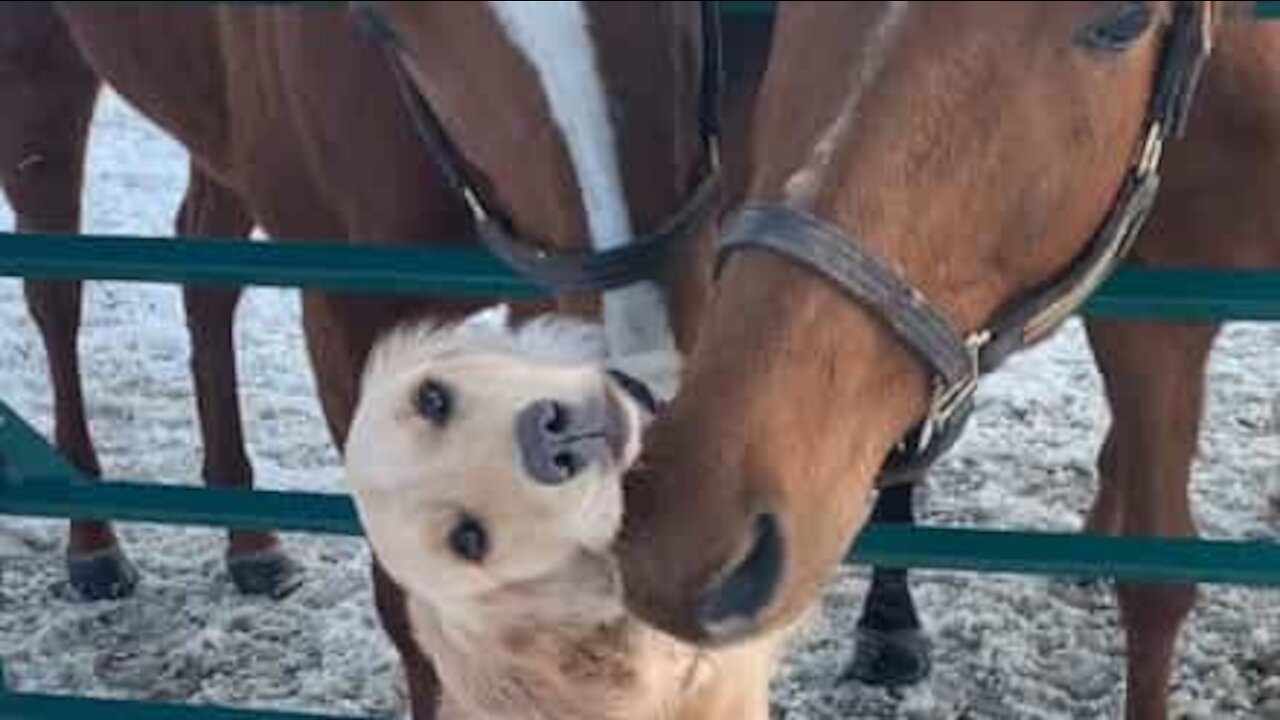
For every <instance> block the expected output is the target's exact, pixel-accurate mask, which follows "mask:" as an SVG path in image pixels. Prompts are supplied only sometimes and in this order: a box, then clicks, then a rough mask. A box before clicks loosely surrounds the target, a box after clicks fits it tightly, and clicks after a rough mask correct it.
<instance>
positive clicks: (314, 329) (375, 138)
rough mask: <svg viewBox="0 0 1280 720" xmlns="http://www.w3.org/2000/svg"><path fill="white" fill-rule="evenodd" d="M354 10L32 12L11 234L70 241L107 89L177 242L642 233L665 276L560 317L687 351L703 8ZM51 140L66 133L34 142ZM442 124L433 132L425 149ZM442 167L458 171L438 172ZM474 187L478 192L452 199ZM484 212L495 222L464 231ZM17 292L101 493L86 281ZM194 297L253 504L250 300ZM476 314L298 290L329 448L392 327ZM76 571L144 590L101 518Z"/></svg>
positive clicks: (81, 545) (708, 153) (439, 304)
mask: <svg viewBox="0 0 1280 720" xmlns="http://www.w3.org/2000/svg"><path fill="white" fill-rule="evenodd" d="M353 5H359V7H358V8H357V9H358V10H360V12H362V13H367V14H366V15H364V17H365V18H366V20H367V21H368V25H369V26H368V28H366V30H371V31H372V32H371V33H366V32H362V31H361V29H360V28H359V25H358V24H357V22H356V21H355V20H354V19H353V15H352V14H351V13H350V12H349V10H351V8H348V7H341V8H311V9H307V10H298V9H290V8H278V7H259V8H243V7H241V8H229V7H216V6H214V7H210V6H190V5H185V6H174V5H162V6H155V5H145V6H144V5H142V4H138V5H120V4H113V5H111V6H105V7H100V6H96V5H93V4H88V3H83V4H82V3H59V4H56V7H55V8H49V7H47V6H40V5H35V6H31V7H29V8H27V9H26V12H28V13H30V14H29V15H28V16H27V21H29V22H27V23H26V24H27V26H28V28H27V29H28V30H29V31H30V32H31V34H30V35H28V36H27V37H26V39H25V40H24V41H23V43H22V47H21V48H19V50H20V52H15V53H13V54H14V55H16V56H18V57H17V59H16V60H13V59H10V58H6V64H7V65H8V67H9V68H17V70H15V71H13V72H14V73H15V74H16V75H17V76H18V77H16V78H14V77H5V80H6V82H5V84H4V85H0V87H3V88H6V90H5V91H6V92H8V88H12V87H18V88H19V91H20V92H23V93H25V94H29V95H31V96H32V97H35V96H37V95H39V96H40V98H39V99H40V102H38V103H29V104H26V105H21V104H6V107H17V108H19V109H21V111H22V114H21V115H20V116H17V117H16V118H15V117H13V116H10V117H8V118H6V119H7V120H8V121H10V122H12V124H13V127H5V128H0V130H4V131H5V132H4V133H3V137H4V138H5V143H6V145H7V146H8V147H5V148H3V150H4V152H2V153H0V160H4V161H5V162H4V163H3V166H4V167H5V168H7V170H6V172H7V173H8V174H6V176H5V178H4V180H5V187H6V191H7V192H8V193H9V195H10V198H11V200H12V201H13V204H14V206H15V210H16V211H17V214H18V216H19V218H20V227H21V229H24V230H37V231H39V230H45V231H74V230H75V229H76V226H77V221H78V192H79V178H80V163H81V160H82V152H83V144H84V135H85V132H86V127H87V122H88V118H89V115H90V110H91V108H92V105H93V101H94V97H95V94H96V92H97V90H98V86H99V78H101V79H102V80H103V81H105V82H107V83H108V84H110V85H111V86H112V87H113V88H114V89H115V90H116V91H117V92H118V93H119V94H121V95H122V96H123V97H124V98H125V99H126V100H128V101H129V102H131V103H132V104H133V105H134V106H135V107H136V108H138V109H139V110H140V111H141V112H142V113H143V114H144V115H145V116H146V117H148V118H149V119H151V120H152V121H154V122H156V123H158V124H159V125H160V126H161V127H162V128H163V129H164V130H166V131H167V132H168V133H169V134H171V135H172V136H173V137H174V138H176V139H177V140H178V141H179V142H180V143H181V144H182V145H183V146H184V147H185V148H186V149H187V150H188V151H189V152H190V154H191V157H192V180H191V182H192V186H191V189H190V190H189V191H188V195H187V199H186V201H185V203H184V211H183V212H182V213H181V215H180V218H179V223H178V231H179V233H181V234H184V235H208V236H216V237H237V236H243V235H245V234H247V233H248V231H249V229H250V227H251V226H252V225H253V224H257V225H258V226H260V227H261V228H262V229H263V230H265V231H266V233H267V234H268V235H270V236H272V237H273V238H276V239H280V240H292V239H296V238H330V239H346V240H348V241H350V242H353V243H368V244H373V245H377V244H386V243H423V242H433V241H436V240H433V239H438V238H455V239H459V240H460V241H463V242H470V241H473V240H471V238H473V237H474V230H475V229H476V226H475V225H474V221H476V220H482V221H483V222H482V225H481V226H480V229H481V230H484V231H486V232H488V233H490V234H491V235H493V234H496V236H497V237H499V238H506V240H507V242H506V245H505V246H504V247H505V249H507V250H509V251H512V252H513V253H515V255H517V256H520V254H521V248H522V247H523V243H522V242H520V241H516V240H512V239H510V238H508V237H507V235H509V234H510V233H518V234H520V235H522V236H525V237H530V238H537V239H538V241H539V243H540V244H543V245H544V247H547V248H561V249H583V248H584V247H586V246H585V245H584V243H586V242H587V241H586V240H585V239H587V238H590V239H591V241H592V244H591V247H594V248H595V249H596V250H605V249H607V248H609V247H611V246H617V245H618V244H621V245H622V246H623V249H624V252H623V256H624V257H629V256H628V255H627V253H626V252H625V248H626V247H630V246H632V245H634V244H633V243H629V242H628V240H629V238H630V237H631V236H632V235H641V234H644V233H648V232H651V231H654V230H659V229H661V230H665V231H667V232H666V234H667V236H668V242H664V243H654V244H652V245H650V244H647V243H646V244H641V245H634V246H635V247H642V246H643V248H646V250H645V251H646V252H648V249H647V248H657V249H658V250H659V251H660V252H661V253H662V255H664V256H665V255H670V260H671V261H670V262H669V263H665V264H663V265H662V266H661V267H659V266H658V264H657V263H656V262H653V263H651V265H650V267H649V268H648V269H649V270H651V271H652V272H651V273H650V274H649V276H648V277H646V278H645V280H644V282H639V283H629V284H627V286H625V287H622V286H610V287H608V288H607V289H608V290H609V292H605V293H603V296H602V297H598V294H597V293H595V292H588V290H592V289H593V288H583V287H578V286H575V287H574V288H572V289H573V290H574V292H567V293H565V295H564V296H563V298H562V302H561V307H562V308H563V309H565V310H567V311H569V312H574V313H595V312H597V311H599V312H602V313H603V316H604V318H605V320H606V327H607V328H608V332H609V340H610V346H611V350H612V351H613V352H614V353H617V354H620V355H626V356H627V357H628V358H633V359H634V358H641V359H642V360H643V357H644V356H645V355H646V353H648V352H649V351H661V352H667V351H670V350H671V349H687V348H688V347H689V345H690V338H691V328H692V327H693V325H694V323H693V321H692V318H693V317H694V316H695V314H696V309H697V308H698V307H699V306H700V305H701V303H702V292H703V290H704V289H705V287H706V278H707V268H708V267H709V264H708V262H707V260H708V257H709V254H708V253H707V252H706V250H707V249H709V247H710V246H709V243H707V242H705V241H704V240H705V239H709V233H708V232H707V229H708V228H709V223H708V222H706V220H707V219H709V215H710V212H709V211H710V210H712V209H714V206H715V200H716V199H717V196H716V195H715V194H714V193H713V192H711V191H714V189H715V185H714V183H713V182H712V181H714V180H715V178H716V169H717V164H716V161H717V156H718V154H717V152H716V147H717V143H716V142H715V141H714V139H712V138H711V137H710V136H714V135H715V133H714V128H710V127H709V126H708V123H707V122H700V119H702V120H706V119H708V118H710V117H711V116H712V115H713V113H709V112H708V110H709V108H712V107H713V105H714V102H711V101H713V100H714V99H715V98H714V97H713V96H709V95H708V93H707V92H705V90H706V86H707V85H708V81H707V78H708V77H710V76H709V75H708V74H706V73H704V72H703V68H705V67H707V66H708V64H707V63H704V62H703V59H704V58H703V55H704V52H703V46H702V42H700V40H701V39H702V38H703V37H704V36H703V35H701V34H700V33H701V32H702V28H703V23H702V22H701V16H700V14H699V5H698V4H697V3H670V4H661V5H658V6H656V7H655V6H653V5H651V4H648V3H607V4H606V3H598V4H597V3H573V2H571V3H556V4H539V5H537V6H536V7H534V8H533V9H532V10H530V7H531V6H529V5H524V4H521V3H488V4H486V3H417V4H397V3H386V4H384V3H360V4H353ZM746 34H748V35H750V34H751V32H750V31H747V33H746ZM371 36H372V37H373V38H376V39H381V40H382V41H383V42H384V43H386V46H385V47H384V46H381V45H379V44H378V43H377V42H375V41H371ZM735 46H736V47H744V48H745V47H756V46H752V45H751V44H749V43H738V44H736V45H735ZM388 50H390V53H388ZM389 57H394V58H396V60H395V61H393V62H391V63H388V59H389ZM762 57H763V54H762V53H755V54H753V55H752V57H740V58H737V59H736V60H735V61H734V62H731V63H730V65H731V66H733V67H732V68H731V70H730V72H729V75H730V76H731V77H739V78H742V77H748V76H751V75H752V73H753V72H755V73H756V76H758V72H759V71H760V70H761V69H762V62H761V58H762ZM738 61H740V62H738ZM396 70H398V71H399V72H396ZM712 75H714V74H712ZM23 83H27V84H26V85H23ZM411 86H412V87H413V88H414V90H412V91H411V92H408V93H406V90H407V89H409V88H410V87H411ZM754 87H755V84H754V82H751V81H745V80H744V81H743V82H741V83H740V85H738V86H736V87H735V88H726V89H725V93H724V97H725V99H726V101H727V102H726V105H728V106H730V107H729V108H728V109H729V110H730V112H729V113H728V116H729V117H730V118H739V119H741V118H745V113H741V112H733V108H734V107H747V105H748V103H749V97H750V95H751V90H752V89H753V88H754ZM737 88H740V89H741V90H742V91H741V92H737ZM36 90H39V92H36ZM55 90H56V92H55ZM415 93H421V95H422V96H423V97H424V98H425V101H426V102H425V103H422V104H421V105H420V106H419V105H414V104H413V103H410V106H409V109H410V110H414V109H416V110H418V111H421V110H424V109H425V110H427V113H426V114H425V115H424V114H423V113H422V112H418V114H416V115H415V114H414V113H413V112H406V107H405V105H404V104H402V100H404V99H405V97H406V96H407V95H409V94H415ZM712 95H714V93H713V94H712ZM709 102H710V104H709ZM428 116H429V117H428ZM415 117H416V118H417V119H418V122H417V123H416V124H415V122H414V121H413V118H415ZM51 119H53V120H56V121H57V122H56V123H55V126H56V127H57V128H58V129H59V131H58V132H56V133H52V134H50V133H43V132H42V127H41V126H42V124H44V123H47V122H49V121H50V120H51ZM478 119H483V121H481V120H478ZM436 123H438V128H437V134H438V135H440V136H442V137H440V138H438V139H439V140H440V141H439V142H437V143H434V144H433V143H432V142H431V141H430V137H431V136H432V133H431V130H430V127H431V126H432V125H435V124H436ZM700 130H701V131H702V132H699V131H700ZM724 134H725V135H726V136H728V137H729V138H733V137H743V136H744V130H743V128H742V126H741V123H736V124H735V123H734V122H733V121H730V122H728V123H727V125H726V128H725V129H724ZM33 139H35V140H38V141H39V144H37V145H36V146H35V147H34V148H32V147H31V145H30V142H29V141H31V140H33ZM424 139H426V142H425V143H424V142H423V140H424ZM725 146H726V147H727V148H741V147H745V143H744V142H734V141H733V140H732V139H730V140H728V141H727V142H726V143H725ZM455 150H456V151H457V152H458V153H459V154H460V156H461V157H465V158H466V162H465V163H464V162H461V161H458V162H455V163H450V162H443V163H442V162H440V160H441V159H442V157H445V156H451V155H452V154H453V152H455ZM28 156H36V157H38V158H39V161H33V162H27V161H25V160H24V158H27V157H28ZM744 161H745V158H744V157H742V156H741V155H740V154H739V153H735V152H727V153H726V157H725V158H724V162H725V165H726V168H727V169H726V172H725V174H726V175H727V176H728V177H730V178H734V177H744V176H745V173H744V172H743V171H742V170H741V168H742V166H743V163H744ZM10 168H11V169H12V170H11V171H10V170H8V169H10ZM463 177H465V179H466V180H467V182H468V183H469V186H468V187H467V188H466V190H467V192H466V193H462V194H459V193H455V192H454V191H455V190H458V189H459V185H458V183H457V181H458V180H459V179H460V178H463ZM460 195H461V196H460ZM464 199H466V200H469V201H470V202H463V200H464ZM481 199H482V200H483V215H481V214H474V213H473V214H470V215H469V214H468V212H467V210H468V209H469V207H470V209H472V210H479V209H481V206H480V205H479V202H480V200H481ZM498 218H501V219H502V220H503V221H505V222H503V223H502V224H501V225H499V223H498V222H497V220H498ZM668 219H671V220H673V221H674V222H667V220H668ZM695 236H696V237H695ZM523 257H525V258H526V260H527V258H528V255H525V256H523ZM533 257H534V262H535V264H536V263H537V262H540V261H539V260H538V257H539V256H538V255H537V254H533ZM616 264H617V263H615V265H616ZM624 270H625V268H624ZM550 284H551V285H552V286H556V285H557V283H555V282H551V283H550ZM29 287H31V288H32V292H31V296H32V303H31V304H32V310H33V314H34V315H35V316H36V318H37V321H38V323H39V324H40V326H41V329H42V331H43V334H44V337H45V341H46V346H47V347H48V349H49V355H50V362H51V366H52V368H53V371H54V372H53V375H54V384H55V388H56V395H57V404H56V414H57V420H56V422H57V431H56V436H57V441H58V446H59V448H60V449H61V450H62V451H63V452H64V453H66V454H67V455H68V456H70V457H72V458H74V459H75V460H76V461H77V464H78V465H79V466H80V467H81V468H83V469H85V470H87V471H90V472H91V473H92V474H95V475H96V474H97V469H98V468H97V462H96V460H95V459H94V457H93V450H92V445H91V444H90V441H89V435H88V432H87V428H86V426H85V421H84V410H83V400H82V398H81V393H80V392H79V379H78V377H77V371H76V363H75V347H74V345H75V334H76V326H77V319H78V316H79V286H78V284H75V283H59V284H41V283H32V284H31V285H30V286H29ZM597 289H598V288H597ZM201 292H202V293H209V294H207V295H201V294H197V291H191V290H189V291H188V293H187V307H188V315H189V322H190V325H191V327H192V337H193V341H194V348H193V370H194V371H195V373H196V375H197V383H196V386H197V391H198V393H199V395H200V410H201V415H202V421H201V427H202V431H203V433H204V438H203V439H204V442H205V447H206V462H205V476H206V480H207V481H208V482H210V483H211V484H221V485H233V486H242V487H243V486H248V485H249V484H250V483H251V479H250V478H251V473H250V468H249V464H248V462H247V458H246V457H245V455H244V450H243V438H242V437H241V433H240V432H239V426H240V423H239V418H238V409H237V407H236V403H235V384H234V383H235V379H234V375H233V374H232V372H231V370H232V368H233V363H232V356H231V354H232V347H231V334H230V326H231V319H232V313H233V310H234V307H235V302H236V298H237V296H238V293H237V292H236V291H234V290H223V291H218V292H217V293H216V294H215V293H212V292H211V291H201ZM486 302H490V301H489V300H487V301H486ZM477 306H478V303H477V302H463V301H456V300H412V301H411V300H405V299H385V298H378V297H351V296H340V297H339V296H331V295H327V294H322V293H310V292H308V293H305V294H304V305H303V308H304V322H305V330H306V338H307V343H308V349H309V351H310V354H311V360H312V364H313V369H314V371H315V373H316V377H317V384H318V386H319V388H320V391H321V399H322V404H323V408H324V411H325V415H326V419H327V421H328V423H329V429H330V431H331V434H332V436H333V439H334V441H335V442H336V443H337V444H338V445H339V446H341V445H342V443H343V440H344V438H345V436H346V431H347V428H348V425H349V423H350V420H351V414H352V411H353V408H354V407H355V402H356V399H357V392H358V378H359V374H360V372H361V369H362V366H363V363H364V359H365V355H366V354H367V352H368V350H369V348H370V346H371V345H372V343H373V341H374V340H375V339H376V338H377V337H378V336H379V335H380V334H381V333H382V332H383V331H384V330H386V329H388V328H390V327H393V326H395V325H397V324H399V323H400V322H402V321H404V320H406V319H408V318H410V317H416V316H431V317H434V318H437V319H445V318H448V317H451V316H456V315H458V314H459V313H462V312H466V311H470V310H472V309H475V308H476V307H477ZM538 307H539V309H540V307H541V306H538ZM523 309H524V310H526V311H527V310H532V309H534V307H533V306H524V308H523ZM668 309H669V310H670V312H669V313H668ZM518 314H519V313H518ZM230 556H231V559H232V560H233V563H235V562H236V561H239V562H241V563H242V562H246V561H248V562H252V561H254V560H258V559H262V558H267V561H266V562H265V563H261V566H262V568H263V570H262V571H261V572H257V573H255V574H256V575H257V576H259V577H260V578H262V579H264V580H266V581H267V582H265V583H263V584H264V585H266V589H267V590H268V591H270V592H273V593H278V592H283V591H286V590H287V589H288V587H289V586H290V585H291V584H292V580H291V579H290V577H291V576H292V574H293V571H292V569H291V564H290V563H289V562H288V561H287V559H285V558H284V556H283V554H282V553H281V552H280V551H279V550H278V549H277V543H276V540H275V538H274V537H273V536H271V535H268V534H260V533H245V532H233V533H232V535H231V547H230ZM69 560H70V561H71V562H70V565H71V570H72V575H73V581H76V582H77V584H78V586H79V587H80V589H81V591H82V592H84V593H85V594H86V595H89V596H91V597H110V596H118V595H121V594H124V593H126V592H127V591H128V590H129V589H130V588H131V587H132V583H133V577H134V573H133V571H132V569H131V568H130V567H129V565H128V563H127V561H126V560H125V559H124V555H123V553H121V552H120V551H119V549H118V543H117V541H116V538H115V537H114V534H113V533H112V531H111V529H110V526H109V525H107V524H105V523H85V522H76V523H73V529H72V536H71V543H70V547H69ZM234 567H235V564H233V568H234ZM242 586H243V584H242ZM375 589H376V594H377V601H378V609H379V612H380V615H381V616H382V621H383V624H384V626H385V627H386V628H387V630H388V631H389V633H390V634H391V636H392V639H393V640H394V641H395V642H396V645H397V647H398V648H399V649H400V651H401V653H402V656H403V657H404V659H405V665H406V670H407V671H408V674H409V677H410V682H411V693H412V702H413V705H414V709H415V713H416V716H418V717H430V716H432V714H433V713H434V707H435V696H436V690H437V687H436V681H435V678H434V673H433V671H432V669H431V666H430V663H429V661H428V660H427V659H426V658H424V657H422V655H421V653H420V651H418V650H417V649H416V648H415V647H413V645H412V641H411V639H410V638H409V636H408V627H407V622H408V620H407V616H406V614H405V608H404V599H403V593H402V592H401V591H400V590H399V588H398V587H397V586H396V585H395V584H394V583H392V582H391V581H390V580H389V579H388V578H387V577H386V575H385V574H383V573H382V572H381V571H380V569H378V568H377V567H376V564H375Z"/></svg>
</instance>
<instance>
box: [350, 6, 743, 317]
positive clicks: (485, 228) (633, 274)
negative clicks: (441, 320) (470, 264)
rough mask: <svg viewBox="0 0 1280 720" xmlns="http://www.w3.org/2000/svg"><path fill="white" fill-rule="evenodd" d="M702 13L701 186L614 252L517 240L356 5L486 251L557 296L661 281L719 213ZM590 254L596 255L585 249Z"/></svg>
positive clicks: (716, 69)
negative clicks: (679, 250)
mask: <svg viewBox="0 0 1280 720" xmlns="http://www.w3.org/2000/svg"><path fill="white" fill-rule="evenodd" d="M700 7H701V12H702V18H701V19H702V76H701V86H700V97H699V103H698V129H699V133H700V135H701V137H702V142H703V146H704V158H703V162H704V165H705V169H704V174H703V178H702V180H701V181H699V183H698V185H697V187H696V188H695V189H694V190H693V192H692V194H691V195H690V196H689V197H688V199H687V200H686V201H685V202H684V204H683V205H682V206H681V207H680V208H679V209H678V210H677V211H676V212H675V214H673V215H671V216H670V217H669V218H667V219H666V220H665V221H664V222H662V223H661V225H660V226H659V227H658V229H657V230H656V231H654V232H652V233H649V234H647V235H643V236H640V237H636V238H631V239H630V241H629V242H626V243H623V244H620V245H618V246H616V247H613V248H611V249H609V250H603V251H595V250H579V251H563V250H549V249H547V247H546V246H544V245H541V244H539V243H534V242H530V241H528V240H526V239H523V238H521V237H519V236H518V235H517V234H516V233H515V232H514V231H513V230H512V229H511V227H510V223H509V222H508V221H506V220H504V219H503V218H500V217H499V216H498V214H497V213H495V212H494V211H493V210H492V208H491V207H490V206H489V205H488V204H487V203H485V201H484V197H483V195H482V194H481V193H480V191H479V190H478V186H477V184H476V183H474V182H472V181H471V179H470V178H469V173H468V166H467V163H466V162H465V160H464V159H463V157H462V155H461V153H459V152H458V150H457V148H456V147H455V146H454V144H453V143H452V142H451V141H450V139H449V136H448V133H447V132H446V131H445V129H444V126H443V124H442V123H441V122H440V119H439V117H438V116H437V115H436V113H435V111H434V110H433V109H432V107H431V105H430V104H429V103H428V102H427V100H426V98H424V97H423V96H422V94H421V93H420V92H418V89H417V87H416V86H415V85H414V83H413V80H412V78H411V76H410V71H409V69H408V68H407V67H406V65H405V62H404V55H405V53H407V52H408V50H407V48H406V46H405V44H404V43H403V42H402V41H401V39H400V38H399V37H398V35H397V34H396V32H395V30H394V29H393V28H392V27H391V25H390V24H389V23H388V22H387V20H386V18H385V17H383V16H382V14H381V12H380V11H379V10H378V9H377V8H375V7H374V6H373V5H371V4H369V3H366V2H352V3H350V9H351V11H352V12H353V13H354V15H355V17H356V19H357V21H358V22H359V24H360V26H361V28H362V29H363V30H364V31H365V34H366V35H367V36H368V37H369V38H371V39H372V40H373V42H374V44H375V45H377V46H378V48H379V49H380V50H381V51H382V52H383V54H384V55H385V56H386V58H387V65H388V67H389V68H390V70H391V74H392V76H393V77H394V79H395V82H396V87H397V89H398V91H399V93H400V96H401V100H402V101H403V102H404V104H405V106H406V108H407V109H408V111H409V116H410V119H411V120H412V122H413V126H414V129H415V131H416V132H417V133H418V136H419V138H420V139H421V140H422V142H423V145H424V146H425V147H426V149H427V152H428V154H429V155H430V156H431V159H432V161H433V162H434V163H435V166H436V169H437V170H438V171H439V172H440V175H441V177H442V178H444V180H445V181H446V182H447V183H448V184H449V186H450V187H451V188H452V189H453V190H454V192H455V193H457V195H458V196H459V197H461V198H462V199H463V200H464V201H465V203H466V205H467V209H468V210H469V211H470V213H471V216H472V219H473V220H474V222H475V225H476V229H477V232H478V235H479V238H480V241H481V243H482V244H483V245H484V246H485V247H486V248H487V249H488V250H489V251H490V252H491V253H493V254H494V255H495V256H497V257H498V258H499V259H500V260H502V261H503V262H504V263H506V264H507V265H508V266H509V267H510V268H511V269H512V270H514V271H515V272H517V273H519V274H521V275H523V276H524V277H525V278H527V279H528V280H530V281H531V282H533V283H534V284H535V285H538V286H539V287H542V288H543V289H545V290H547V291H550V292H556V293H587V292H600V291H605V290H614V289H617V288H620V287H624V286H627V285H632V284H635V283H638V282H644V281H650V280H655V279H657V278H658V277H659V276H660V275H661V274H662V272H663V271H664V270H665V269H666V266H667V259H668V258H669V257H670V256H671V255H672V248H673V247H674V246H675V245H677V244H678V243H679V242H680V241H683V240H686V239H688V238H690V237H692V236H694V235H696V234H697V233H698V231H699V230H701V229H702V228H703V227H704V226H705V225H706V223H707V221H708V220H709V218H710V216H711V214H712V212H713V211H714V210H715V209H716V208H717V207H718V205H719V202H718V201H719V199H720V197H721V195H720V190H721V182H722V174H721V167H720V147H719V145H720V88H721V86H722V84H723V72H724V71H723V58H722V50H721V30H720V9H719V4H718V3H716V2H710V1H704V2H701V3H700ZM585 247H591V244H590V243H586V244H585Z"/></svg>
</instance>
